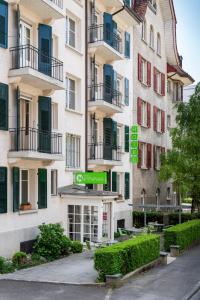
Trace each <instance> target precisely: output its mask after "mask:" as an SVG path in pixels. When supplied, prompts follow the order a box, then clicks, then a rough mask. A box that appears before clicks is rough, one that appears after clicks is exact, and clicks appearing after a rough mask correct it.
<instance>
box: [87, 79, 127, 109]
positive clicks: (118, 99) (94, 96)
mask: <svg viewBox="0 0 200 300" xmlns="http://www.w3.org/2000/svg"><path fill="white" fill-rule="evenodd" d="M88 97H89V99H88V100H89V101H99V100H103V101H106V102H108V103H110V104H113V105H115V106H117V107H119V108H121V107H122V93H120V92H119V91H117V90H116V89H113V88H112V87H111V86H107V85H105V84H103V83H100V84H93V85H91V86H89V87H88Z"/></svg>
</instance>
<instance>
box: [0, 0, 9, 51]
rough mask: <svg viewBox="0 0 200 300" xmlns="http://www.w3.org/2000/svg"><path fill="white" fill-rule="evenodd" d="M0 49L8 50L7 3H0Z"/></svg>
mask: <svg viewBox="0 0 200 300" xmlns="http://www.w3.org/2000/svg"><path fill="white" fill-rule="evenodd" d="M0 47H1V48H8V3H7V2H6V1H3V0H1V1H0Z"/></svg>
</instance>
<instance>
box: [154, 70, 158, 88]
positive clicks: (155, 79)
mask: <svg viewBox="0 0 200 300" xmlns="http://www.w3.org/2000/svg"><path fill="white" fill-rule="evenodd" d="M153 78H154V83H153V88H154V91H155V92H157V89H158V84H157V69H156V68H155V67H154V68H153Z"/></svg>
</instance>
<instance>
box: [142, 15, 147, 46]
mask: <svg viewBox="0 0 200 300" xmlns="http://www.w3.org/2000/svg"><path fill="white" fill-rule="evenodd" d="M142 40H144V41H145V42H146V40H147V23H146V20H144V21H143V22H142Z"/></svg>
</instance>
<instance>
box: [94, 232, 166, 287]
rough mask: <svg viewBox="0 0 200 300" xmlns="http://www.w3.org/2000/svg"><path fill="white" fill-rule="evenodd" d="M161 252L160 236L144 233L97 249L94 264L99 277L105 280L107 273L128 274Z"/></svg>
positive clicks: (155, 257)
mask: <svg viewBox="0 0 200 300" xmlns="http://www.w3.org/2000/svg"><path fill="white" fill-rule="evenodd" d="M159 254H160V237H159V236H158V235H154V234H152V235H142V236H138V237H137V238H134V239H131V240H127V241H124V242H121V243H118V244H115V245H112V246H109V247H105V248H102V249H99V250H96V252H95V255H94V265H95V269H96V270H97V271H98V272H99V279H100V280H103V281H104V280H105V275H114V274H119V273H120V274H123V275H124V274H127V273H129V272H131V271H134V270H135V269H137V268H139V267H141V266H143V265H145V264H147V263H149V262H151V261H153V260H155V259H157V258H158V257H159Z"/></svg>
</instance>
